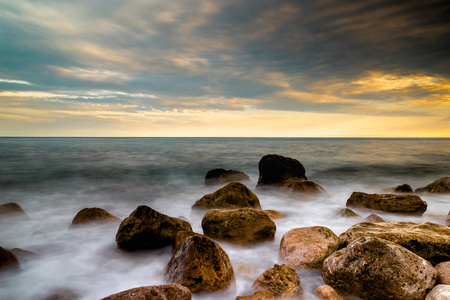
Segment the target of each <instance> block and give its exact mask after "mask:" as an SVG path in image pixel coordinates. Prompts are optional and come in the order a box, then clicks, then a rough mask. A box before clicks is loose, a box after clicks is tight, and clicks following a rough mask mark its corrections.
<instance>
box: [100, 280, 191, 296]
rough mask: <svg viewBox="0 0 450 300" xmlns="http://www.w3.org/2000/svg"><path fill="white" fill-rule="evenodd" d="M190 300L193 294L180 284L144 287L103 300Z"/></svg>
mask: <svg viewBox="0 0 450 300" xmlns="http://www.w3.org/2000/svg"><path fill="white" fill-rule="evenodd" d="M152 299H154V300H172V299H177V300H178V299H180V300H190V299H191V292H190V291H189V289H188V288H187V287H184V286H182V285H181V284H178V283H173V284H170V285H152V286H143V287H138V288H134V289H130V290H126V291H123V292H120V293H117V294H113V295H110V296H108V297H105V298H103V299H102V300H152Z"/></svg>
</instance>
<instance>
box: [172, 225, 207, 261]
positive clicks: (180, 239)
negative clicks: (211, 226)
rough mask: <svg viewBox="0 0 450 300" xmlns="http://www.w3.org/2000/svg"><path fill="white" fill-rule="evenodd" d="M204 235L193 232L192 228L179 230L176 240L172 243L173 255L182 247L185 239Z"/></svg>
mask: <svg viewBox="0 0 450 300" xmlns="http://www.w3.org/2000/svg"><path fill="white" fill-rule="evenodd" d="M194 235H197V236H203V235H202V234H199V233H196V232H193V231H191V230H181V231H178V232H177V234H176V235H175V240H174V241H173V244H172V255H173V254H174V253H175V251H177V250H178V248H180V246H181V244H183V242H184V240H185V239H186V238H188V237H190V236H194Z"/></svg>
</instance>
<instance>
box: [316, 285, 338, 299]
mask: <svg viewBox="0 0 450 300" xmlns="http://www.w3.org/2000/svg"><path fill="white" fill-rule="evenodd" d="M314 295H315V296H316V297H317V298H319V299H325V300H343V299H342V298H341V296H339V294H338V292H336V290H335V289H333V288H332V287H331V286H329V285H326V284H325V285H321V286H319V287H317V289H316V290H315V291H314Z"/></svg>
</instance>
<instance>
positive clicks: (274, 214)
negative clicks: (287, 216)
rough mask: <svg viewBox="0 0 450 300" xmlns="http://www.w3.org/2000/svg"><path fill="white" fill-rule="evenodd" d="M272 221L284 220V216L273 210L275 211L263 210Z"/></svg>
mask: <svg viewBox="0 0 450 300" xmlns="http://www.w3.org/2000/svg"><path fill="white" fill-rule="evenodd" d="M263 211H264V212H265V213H266V214H267V215H268V216H269V217H270V218H271V219H272V220H279V219H283V218H284V215H283V214H282V213H280V212H279V211H276V210H273V209H267V210H263Z"/></svg>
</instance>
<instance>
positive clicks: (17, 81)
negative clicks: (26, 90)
mask: <svg viewBox="0 0 450 300" xmlns="http://www.w3.org/2000/svg"><path fill="white" fill-rule="evenodd" d="M0 82H6V83H15V84H26V85H32V84H31V83H29V82H28V81H25V80H14V79H2V78H0Z"/></svg>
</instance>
